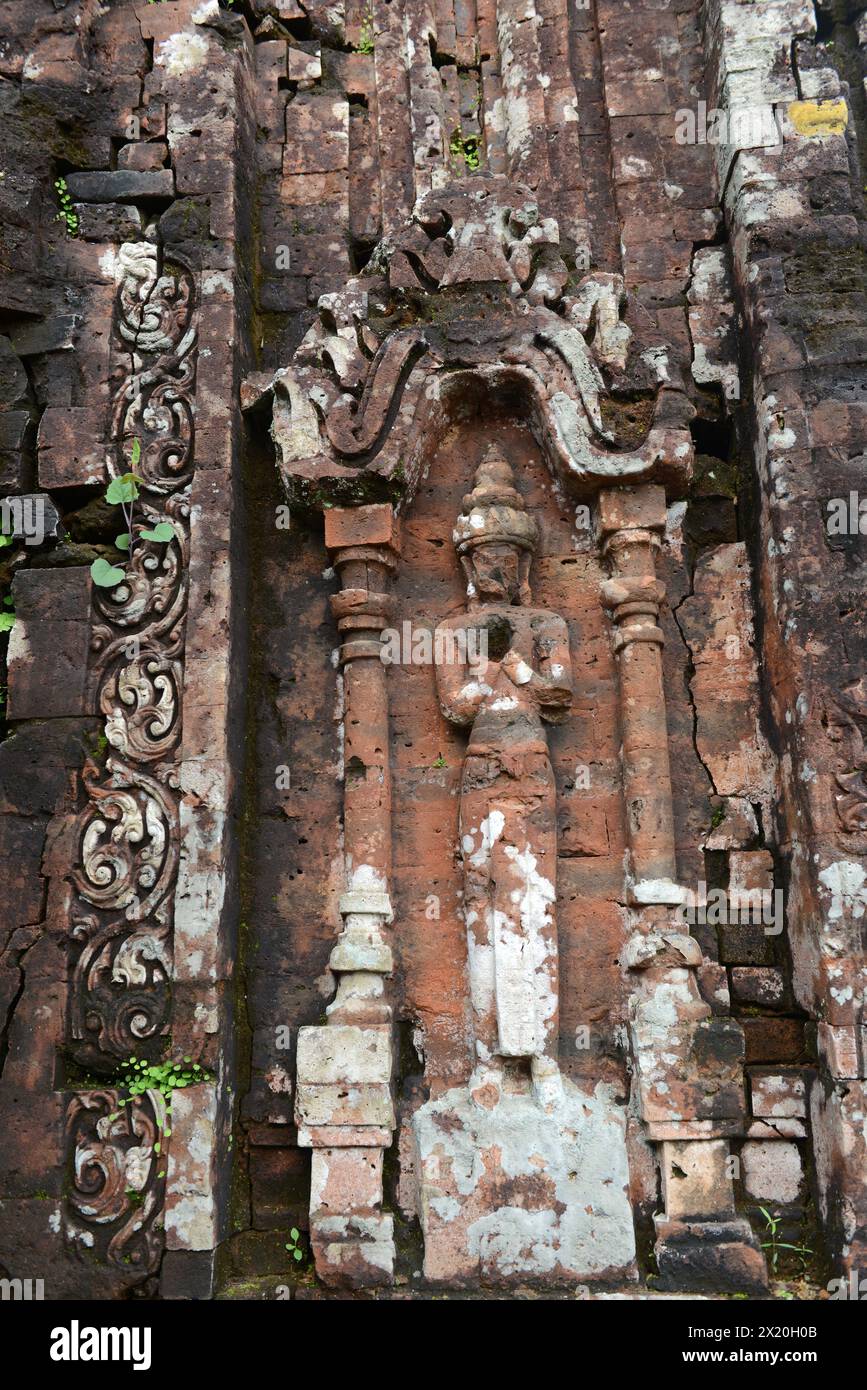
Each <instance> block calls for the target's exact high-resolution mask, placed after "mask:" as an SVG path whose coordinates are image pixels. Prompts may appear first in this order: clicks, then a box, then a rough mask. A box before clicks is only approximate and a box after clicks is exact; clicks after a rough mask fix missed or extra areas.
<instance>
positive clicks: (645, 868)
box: [599, 485, 683, 903]
mask: <svg viewBox="0 0 867 1390" xmlns="http://www.w3.org/2000/svg"><path fill="white" fill-rule="evenodd" d="M664 529H665V492H664V491H663V489H662V488H661V487H656V486H652V485H647V486H641V487H632V488H618V489H617V490H613V489H612V490H603V491H602V492H600V494H599V531H600V537H601V540H602V548H603V553H604V555H605V558H606V559H607V561H608V563H609V565H610V568H611V578H610V579H608V580H607V581H606V582H605V583H604V584H603V586H602V597H603V601H604V603H605V605H606V607H607V608H608V609H609V611H610V612H611V615H612V619H613V622H614V629H615V630H614V650H615V652H616V653H617V668H618V674H619V679H620V726H621V735H622V741H623V742H622V749H623V753H622V756H623V781H624V791H625V797H626V827H627V835H628V840H629V854H630V863H631V870H632V883H631V897H632V900H633V901H634V902H637V903H679V902H681V901H682V899H683V893H682V890H681V889H680V888H678V886H677V882H676V880H677V865H676V861H675V852H674V813H673V810H672V800H671V770H670V766H669V757H668V729H667V725H666V717H665V691H664V689H663V684H662V646H663V642H664V638H663V634H662V630H661V628H660V627H659V609H660V604H661V603H662V600H663V598H664V597H665V590H664V587H663V585H662V583H661V581H660V580H658V579H657V578H656V564H655V551H656V550H657V549H658V547H659V543H660V540H659V538H660V535H661V533H662V531H663V530H664Z"/></svg>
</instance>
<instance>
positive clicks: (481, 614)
mask: <svg viewBox="0 0 867 1390" xmlns="http://www.w3.org/2000/svg"><path fill="white" fill-rule="evenodd" d="M454 540H455V544H456V547H457V551H458V555H459V556H460V559H461V564H462V565H463V568H464V572H465V574H466V576H467V598H468V611H467V612H466V613H465V614H459V615H457V616H455V617H453V618H449V619H447V620H446V621H445V622H444V623H443V624H441V626H440V628H439V629H438V633H437V640H436V643H435V649H436V651H437V653H438V654H439V655H440V657H441V658H442V659H440V660H439V661H438V663H437V667H436V674H437V686H438V691H439V698H440V704H441V707H442V711H443V713H444V715H445V716H446V718H447V719H449V720H451V721H452V722H453V723H456V724H459V725H465V726H468V727H469V729H470V736H469V743H468V746H467V754H466V759H465V762H464V768H463V778H462V783H461V809H460V847H461V856H462V860H463V870H464V902H463V908H464V918H465V922H466V927H467V942H468V952H469V974H470V987H471V994H472V1002H473V1015H474V1028H475V1048H476V1071H477V1080H478V1081H479V1082H480V1081H481V1077H482V1076H484V1077H485V1078H486V1080H487V1082H488V1084H490V1085H491V1086H492V1087H494V1088H495V1089H498V1088H499V1087H500V1086H501V1085H502V1059H503V1058H507V1057H512V1058H519V1057H522V1058H528V1059H530V1063H531V1071H532V1077H533V1081H534V1083H535V1085H536V1087H537V1089H538V1088H540V1087H541V1088H542V1089H543V1090H544V1089H545V1088H546V1087H547V1089H548V1091H550V1089H551V1087H552V1085H553V1086H554V1087H556V1085H557V1083H558V1082H559V1069H558V1066H557V1022H558V977H557V975H558V972H557V927H556V905H555V898H556V890H555V882H556V862H557V821H556V804H555V788H554V775H553V771H552V768H551V763H550V759H549V757H548V746H547V740H546V736H545V727H544V724H545V722H552V721H556V720H558V719H561V718H562V717H563V715H564V714H565V712H566V711H568V709H569V705H570V703H571V699H572V679H571V666H570V658H569V634H568V631H567V628H566V623H565V622H564V620H563V619H562V618H561V617H560V616H559V615H558V614H556V613H551V612H548V610H547V609H544V608H534V607H532V606H531V604H530V588H529V579H528V576H529V568H530V562H531V559H532V555H533V551H534V549H535V545H536V540H537V527H536V523H535V521H534V520H533V518H532V517H530V516H528V515H527V513H526V510H525V507H524V502H523V499H522V497H521V495H520V493H519V492H517V491H516V489H515V486H514V481H513V477H512V469H511V466H510V464H509V463H508V462H507V460H506V459H505V458H503V456H502V455H501V454H500V452H499V451H498V450H497V448H496V447H494V446H492V447H491V448H490V449H489V450H488V452H487V455H486V456H485V459H484V461H483V462H482V464H481V466H480V467H479V469H478V471H477V473H476V478H475V486H474V488H473V491H472V492H471V493H468V494H467V496H466V497H465V498H464V510H463V512H462V514H461V515H460V517H459V518H458V522H457V527H456V529H455V532H454ZM471 628H477V629H479V630H480V632H479V639H478V645H477V646H476V647H475V648H474V647H473V644H472V642H471V641H469V640H467V633H468V630H469V629H471ZM449 639H451V640H449ZM462 639H463V640H462ZM467 650H470V651H472V650H476V651H480V652H481V657H480V660H479V663H478V665H477V666H476V668H475V669H473V667H472V666H471V665H470V664H469V663H468V662H466V661H462V660H455V659H453V658H454V657H455V656H458V655H459V654H460V653H462V652H465V651H467Z"/></svg>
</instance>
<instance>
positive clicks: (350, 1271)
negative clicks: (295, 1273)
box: [310, 1211, 394, 1289]
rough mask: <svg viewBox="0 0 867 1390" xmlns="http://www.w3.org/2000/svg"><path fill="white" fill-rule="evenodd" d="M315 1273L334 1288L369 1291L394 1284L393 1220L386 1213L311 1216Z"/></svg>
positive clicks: (324, 1282)
mask: <svg viewBox="0 0 867 1390" xmlns="http://www.w3.org/2000/svg"><path fill="white" fill-rule="evenodd" d="M310 1245H311V1247H312V1250H313V1259H314V1262H315V1265H316V1273H317V1274H318V1276H319V1278H320V1279H321V1280H322V1282H323V1284H328V1285H329V1287H330V1288H336V1289H369V1288H376V1287H382V1286H383V1285H387V1284H392V1283H393V1282H394V1218H393V1217H392V1216H391V1214H390V1213H389V1212H381V1211H373V1212H368V1213H364V1212H353V1213H352V1214H351V1215H337V1216H331V1215H329V1216H311V1218H310Z"/></svg>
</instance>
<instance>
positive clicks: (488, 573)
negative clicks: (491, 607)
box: [470, 544, 521, 604]
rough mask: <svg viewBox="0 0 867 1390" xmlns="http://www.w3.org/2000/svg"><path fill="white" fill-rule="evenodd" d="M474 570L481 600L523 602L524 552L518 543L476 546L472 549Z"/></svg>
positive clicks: (482, 601) (471, 565)
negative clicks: (522, 567)
mask: <svg viewBox="0 0 867 1390" xmlns="http://www.w3.org/2000/svg"><path fill="white" fill-rule="evenodd" d="M470 569H471V571H472V582H473V584H474V586H475V590H476V593H475V598H476V601H477V602H481V603H509V604H515V603H520V602H521V569H520V552H519V551H518V549H517V548H516V547H515V546H513V545H494V544H484V545H477V546H475V547H474V548H473V550H472V551H471V552H470Z"/></svg>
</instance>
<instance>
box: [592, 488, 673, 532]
mask: <svg viewBox="0 0 867 1390" xmlns="http://www.w3.org/2000/svg"><path fill="white" fill-rule="evenodd" d="M597 518H598V523H599V534H600V536H601V538H602V540H603V541H604V542H605V543H607V542H608V540H609V537H613V536H614V535H615V533H616V532H618V531H627V532H628V531H650V532H654V531H664V530H665V521H666V508H665V488H663V487H660V486H659V484H658V483H634V484H631V485H627V486H624V487H611V488H602V490H601V491H600V493H599V497H598V502H597Z"/></svg>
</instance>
